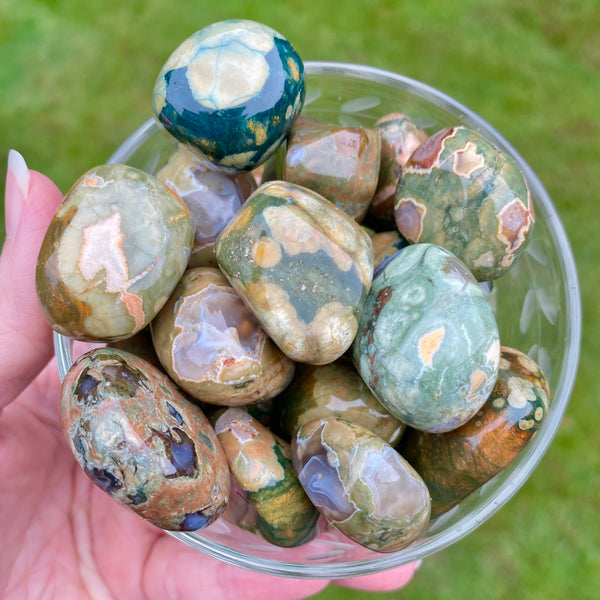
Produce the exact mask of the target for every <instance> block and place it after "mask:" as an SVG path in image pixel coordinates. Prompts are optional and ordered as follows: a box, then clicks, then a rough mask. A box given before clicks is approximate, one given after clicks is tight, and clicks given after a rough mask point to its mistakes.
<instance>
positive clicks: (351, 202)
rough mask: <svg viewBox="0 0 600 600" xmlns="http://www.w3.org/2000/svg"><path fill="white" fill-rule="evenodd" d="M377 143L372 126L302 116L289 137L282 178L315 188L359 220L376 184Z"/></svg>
mask: <svg viewBox="0 0 600 600" xmlns="http://www.w3.org/2000/svg"><path fill="white" fill-rule="evenodd" d="M379 146H380V144H379V137H378V136H377V134H376V133H375V132H374V131H373V130H371V129H366V128H362V127H339V126H338V127H332V126H327V125H321V124H314V123H311V121H309V120H306V119H302V120H300V121H299V124H298V122H296V123H295V124H294V127H293V128H292V131H291V133H290V136H289V138H288V142H287V151H286V156H285V167H284V176H283V179H285V180H286V181H290V182H292V183H296V184H298V185H301V186H304V187H307V188H309V189H311V190H313V191H314V192H317V193H318V194H320V195H321V196H323V197H324V198H327V200H329V201H330V202H333V203H334V204H335V205H336V206H337V207H338V208H340V209H342V210H343V211H344V212H345V213H347V214H349V215H350V216H351V217H352V218H353V219H355V220H356V221H358V222H360V221H362V219H363V218H364V216H365V214H366V213H367V209H368V207H369V203H370V202H371V199H372V198H373V194H374V193H375V188H376V187H377V177H378V174H379V161H380V158H379Z"/></svg>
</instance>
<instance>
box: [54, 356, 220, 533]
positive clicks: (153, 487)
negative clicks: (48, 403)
mask: <svg viewBox="0 0 600 600" xmlns="http://www.w3.org/2000/svg"><path fill="white" fill-rule="evenodd" d="M60 419H61V424H62V428H63V430H64V432H65V434H66V436H67V439H68V441H69V444H70V445H71V449H72V451H73V454H74V455H75V458H76V459H77V462H78V463H79V464H80V465H81V467H82V468H83V469H84V471H85V473H86V474H87V475H88V477H89V478H90V479H91V480H92V481H93V482H94V483H95V484H96V485H98V486H99V487H100V488H101V489H103V490H104V491H105V492H107V493H108V494H109V495H110V496H112V498H114V499H115V500H116V501H117V502H119V503H120V504H122V505H123V506H126V507H128V508H131V509H132V510H133V511H135V512H136V513H137V514H139V515H140V516H141V517H143V518H144V519H146V520H148V521H150V522H151V523H153V524H154V525H156V526H157V527H162V528H163V529H170V530H174V531H192V530H195V529H201V528H202V527H206V526H207V525H209V524H210V523H211V522H212V521H214V520H215V519H216V518H217V517H218V516H219V515H220V514H221V512H222V511H223V510H224V509H225V506H226V504H227V498H228V496H229V471H228V469H227V461H226V459H225V456H224V454H223V450H222V448H221V446H220V444H219V442H218V440H217V438H216V435H215V432H214V430H213V429H212V427H211V425H210V423H209V422H208V420H207V419H206V417H205V416H204V414H203V413H202V411H201V410H200V409H199V408H198V407H197V406H194V405H193V404H191V403H190V402H188V401H187V400H185V399H184V398H183V397H182V396H181V395H180V394H179V392H178V391H177V389H176V388H175V386H174V385H173V384H172V383H171V382H170V381H169V379H168V378H167V377H166V376H165V375H163V374H162V373H161V372H160V371H158V370H157V369H155V368H154V367H153V366H152V365H150V364H149V363H146V362H145V361H143V360H142V359H140V358H137V357H136V356H134V355H133V354H129V353H128V352H125V351H123V350H117V349H116V348H98V349H95V350H92V351H91V352H88V353H87V354H84V355H83V356H82V357H80V358H79V359H78V360H77V361H75V363H74V364H73V365H72V367H71V368H70V369H69V372H68V373H67V375H66V377H65V379H64V381H63V384H62V389H61V394H60Z"/></svg>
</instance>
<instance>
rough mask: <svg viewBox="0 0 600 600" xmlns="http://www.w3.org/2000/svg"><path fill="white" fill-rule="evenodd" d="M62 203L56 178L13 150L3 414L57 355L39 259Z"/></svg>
mask: <svg viewBox="0 0 600 600" xmlns="http://www.w3.org/2000/svg"><path fill="white" fill-rule="evenodd" d="M61 199H62V194H61V192H60V190H59V189H58V188H57V187H56V185H54V183H53V182H52V181H50V179H48V178H47V177H46V176H44V175H42V174H41V173H38V172H36V171H30V170H29V169H28V168H27V165H26V164H25V160H24V159H23V157H22V156H21V155H20V154H19V153H18V152H16V151H15V150H11V151H10V152H9V155H8V169H7V174H6V189H5V220H6V241H5V243H4V247H3V248H2V254H1V255H0V306H2V310H1V311H0V364H1V365H2V369H1V370H0V410H2V408H4V406H6V405H7V404H8V403H9V402H11V401H12V400H14V398H16V397H17V396H18V395H19V394H20V393H21V392H22V391H23V390H24V389H25V388H26V387H27V386H28V385H29V383H30V382H31V381H32V380H33V379H34V378H35V376H36V375H37V374H38V373H39V371H40V370H41V369H42V368H43V367H44V365H45V364H46V363H47V362H48V360H49V359H50V357H51V356H52V331H51V329H50V327H49V325H48V323H47V321H46V319H45V318H44V316H43V314H42V311H41V309H40V307H39V304H38V299H37V293H36V288H35V267H36V262H37V256H38V253H39V250H40V246H41V245H42V240H43V238H44V234H45V232H46V229H47V228H48V224H49V223H50V221H51V219H52V216H53V215H54V212H55V211H56V208H57V206H58V205H59V203H60V201H61Z"/></svg>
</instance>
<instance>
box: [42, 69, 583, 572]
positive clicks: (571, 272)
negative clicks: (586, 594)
mask: <svg viewBox="0 0 600 600" xmlns="http://www.w3.org/2000/svg"><path fill="white" fill-rule="evenodd" d="M304 66H305V72H306V75H308V76H311V75H330V76H333V75H338V76H343V77H345V78H354V79H362V80H368V81H372V82H375V83H378V84H382V85H386V86H391V87H395V88H398V89H402V90H405V91H408V92H410V93H411V94H416V95H418V96H419V97H420V98H422V99H424V100H427V101H429V102H431V103H432V104H434V105H436V106H438V107H440V108H442V109H444V110H446V111H448V112H450V113H452V114H454V115H458V118H460V120H461V121H463V122H465V123H467V124H470V125H471V126H472V127H474V128H477V129H481V130H483V131H485V134H486V135H487V136H488V137H490V138H491V139H492V140H493V141H494V142H495V143H496V145H498V146H500V147H501V148H503V149H504V150H505V151H507V152H508V153H509V154H511V155H512V157H513V158H514V159H515V160H516V161H517V163H518V164H519V166H520V168H521V169H522V170H523V172H524V174H525V177H526V179H527V182H528V184H529V186H530V190H531V192H532V195H533V196H535V198H536V204H535V208H536V212H538V213H542V214H543V216H544V220H545V221H546V223H547V224H548V228H549V232H550V234H551V235H552V238H553V242H554V246H555V247H556V249H557V250H558V251H559V252H557V256H558V260H559V264H560V267H561V272H562V275H563V276H564V278H565V279H564V286H565V292H566V298H565V301H566V309H567V314H569V315H570V319H569V320H568V322H567V324H566V331H565V354H564V357H563V362H562V365H561V367H562V368H561V373H562V376H561V379H560V380H559V384H558V386H557V388H556V390H554V395H553V400H552V410H550V411H549V412H548V415H547V417H546V419H545V421H544V423H543V431H544V435H540V433H539V432H538V435H536V436H534V438H533V439H532V441H531V443H530V444H528V446H527V447H526V448H525V449H524V450H523V452H522V453H521V454H522V455H525V456H524V457H523V458H522V459H521V461H520V464H519V465H518V466H517V468H515V469H514V470H513V472H512V473H511V476H510V477H508V478H507V479H505V480H504V481H503V482H502V483H501V485H500V486H499V488H498V489H497V490H496V491H495V492H494V494H492V495H491V496H490V497H488V498H487V499H486V500H485V501H483V502H482V503H481V504H480V505H479V506H478V507H477V508H475V509H474V510H473V511H471V512H469V513H468V514H466V515H464V516H463V517H461V518H460V519H459V520H458V521H457V522H456V523H455V524H454V525H453V526H451V527H450V528H448V529H447V530H445V531H442V532H439V533H433V534H432V535H431V536H430V537H429V538H427V539H425V540H421V541H419V540H417V542H415V543H414V544H413V545H411V546H409V547H408V548H405V549H404V550H401V551H398V552H396V553H391V554H378V555H376V556H375V557H374V558H369V559H366V560H360V561H352V562H344V563H318V564H306V563H297V562H289V561H281V560H274V559H268V558H263V557H257V556H251V555H248V554H245V553H244V552H241V551H239V550H235V549H232V548H230V547H227V546H224V545H221V544H219V543H217V542H214V541H212V540H205V539H200V538H198V537H195V536H193V535H190V534H189V533H181V532H167V533H169V534H170V535H172V536H174V537H175V538H177V539H179V540H180V541H182V542H183V543H185V544H187V545H188V546H190V547H192V548H194V549H196V550H200V551H201V552H203V553H204V554H206V555H208V556H211V557H213V558H217V559H220V560H222V561H224V562H226V563H229V564H232V565H236V566H239V567H242V568H246V569H249V570H252V571H255V572H260V573H263V574H269V575H278V576H284V577H295V578H306V579H336V578H347V577H357V576H361V575H369V574H373V573H378V572H381V571H385V570H388V569H392V568H394V567H399V566H401V565H404V564H407V563H410V562H413V561H415V560H418V559H421V558H424V557H425V556H428V555H429V554H433V553H434V552H437V551H439V550H442V549H444V548H446V547H448V546H450V545H451V544H453V543H455V542H457V541H458V540H460V539H461V538H463V537H464V536H466V535H467V534H469V533H470V532H472V531H473V530H475V529H476V528H477V527H479V525H481V524H482V523H483V522H484V521H486V520H487V519H489V518H490V517H491V516H492V515H493V514H494V513H495V512H496V511H497V510H499V509H500V508H501V507H502V506H503V505H504V504H506V503H507V502H508V501H509V500H510V499H511V498H512V497H513V495H514V494H515V493H516V492H517V491H518V490H519V489H520V488H521V487H522V486H523V484H524V483H525V481H526V480H527V479H528V477H529V476H530V475H531V473H533V471H534V470H535V468H536V467H537V465H538V464H539V462H540V460H541V459H542V457H543V456H544V454H545V453H546V451H547V450H548V448H549V446H550V443H551V442H552V440H553V439H554V437H555V435H556V432H557V431H558V428H559V426H560V423H561V421H562V418H563V416H564V413H565V410H566V407H567V404H568V402H569V398H570V395H571V392H572V389H573V386H574V383H575V377H576V373H577V366H578V362H579V352H580V343H581V320H582V315H581V297H580V290H579V281H578V277H577V270H576V266H575V259H574V256H573V252H572V249H571V246H570V243H569V240H568V238H567V235H566V232H565V229H564V226H563V224H562V222H561V220H560V218H559V216H558V213H557V211H556V209H555V207H554V205H553V203H552V200H551V199H550V197H549V195H548V193H547V191H546V189H545V188H544V186H543V184H542V183H541V181H540V180H539V179H538V177H537V175H536V174H535V173H534V172H533V170H532V169H531V167H529V165H528V164H527V163H526V162H525V160H524V159H523V158H522V157H521V155H520V154H519V153H518V152H517V150H516V149H515V148H514V147H513V146H512V145H511V144H510V143H509V142H508V141H507V140H506V139H505V138H504V137H503V136H502V135H501V134H500V133H499V132H498V131H496V129H495V128H494V127H492V126H491V125H490V124H489V123H488V122H487V121H485V120H484V119H482V118H481V117H480V116H479V115H477V114H476V113H475V112H473V111H472V110H471V109H469V108H467V107H466V106H465V105H463V104H462V103H460V102H458V101H457V100H455V99H454V98H452V97H450V96H448V95H447V94H445V93H443V92H441V91H439V90H437V89H436V88H434V87H431V86H429V85H427V84H425V83H422V82H420V81H418V80H415V79H412V78H410V77H406V76H404V75H400V74H398V73H394V72H392V71H388V70H384V69H379V68H375V67H370V66H365V65H359V64H353V63H338V62H322V61H306V62H305V63H304ZM158 129H159V125H158V124H157V123H156V121H155V120H154V119H153V118H150V119H148V120H147V121H145V122H144V123H143V124H142V125H141V126H140V127H139V128H138V129H137V130H136V131H134V132H133V133H132V134H131V135H130V136H129V137H128V138H127V139H126V140H125V141H124V142H123V143H122V144H121V145H120V146H119V148H117V150H116V151H115V152H114V153H113V155H112V156H111V157H110V158H109V160H108V161H107V162H108V163H122V162H125V161H126V160H127V158H128V157H129V156H130V155H131V153H132V152H133V151H134V150H135V149H136V148H137V147H139V146H140V145H141V144H143V143H144V142H145V141H146V140H147V139H148V138H149V137H151V136H152V135H153V134H154V133H155V132H156V131H157V130H158ZM54 346H55V352H56V357H57V362H58V368H59V372H60V376H61V379H62V378H64V376H65V374H66V372H67V371H68V369H69V367H70V366H71V364H72V355H71V344H70V339H69V338H67V337H64V336H62V335H60V334H58V333H56V332H54Z"/></svg>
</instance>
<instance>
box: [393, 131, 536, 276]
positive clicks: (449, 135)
mask: <svg viewBox="0 0 600 600" xmlns="http://www.w3.org/2000/svg"><path fill="white" fill-rule="evenodd" d="M394 211H395V219H396V224H397V226H398V229H399V230H400V233H402V235H403V236H404V237H405V238H406V239H407V240H409V241H410V242H427V243H432V244H437V245H438V246H442V247H443V248H446V249H447V250H449V251H450V252H452V253H453V254H454V255H455V256H457V257H458V258H459V259H460V260H462V261H463V262H464V263H465V265H467V268H468V269H469V270H470V271H471V272H472V273H473V275H474V276H475V278H476V279H477V280H478V281H487V280H490V279H495V278H497V277H500V275H502V274H503V273H505V272H506V271H507V270H508V269H509V268H510V267H511V266H512V264H513V263H514V261H515V259H516V258H517V256H518V255H519V254H520V253H521V252H522V251H523V250H524V249H525V246H526V244H527V241H528V239H529V233H530V231H531V230H532V228H533V224H534V220H535V217H534V208H533V201H532V199H531V194H530V193H529V188H528V186H527V181H526V180H525V177H524V175H523V173H522V171H521V169H520V168H519V166H518V165H517V163H516V161H515V160H514V159H513V158H512V157H511V156H509V155H508V154H507V153H506V152H504V151H503V150H501V149H500V148H498V147H497V146H495V145H494V144H492V143H491V142H490V141H488V140H487V139H486V138H484V137H483V136H482V135H481V134H480V133H478V132H476V131H472V130H471V129H468V128H466V127H449V128H447V129H442V130H441V131H438V132H437V133H436V134H434V135H432V136H431V137H430V138H429V139H427V140H426V141H425V142H423V144H421V145H420V146H419V147H418V148H417V149H416V150H415V151H414V152H413V154H412V155H411V157H410V158H409V159H408V161H407V163H406V165H405V166H404V168H403V170H402V176H401V178H400V180H399V181H398V187H397V191H396V196H395V203H394Z"/></svg>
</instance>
